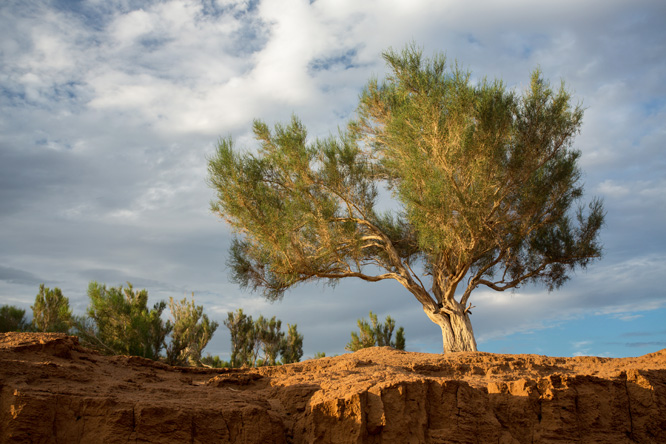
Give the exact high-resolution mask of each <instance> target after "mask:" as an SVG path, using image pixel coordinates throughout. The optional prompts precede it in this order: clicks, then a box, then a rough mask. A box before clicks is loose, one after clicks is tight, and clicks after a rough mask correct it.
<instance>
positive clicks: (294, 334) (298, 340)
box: [280, 324, 303, 364]
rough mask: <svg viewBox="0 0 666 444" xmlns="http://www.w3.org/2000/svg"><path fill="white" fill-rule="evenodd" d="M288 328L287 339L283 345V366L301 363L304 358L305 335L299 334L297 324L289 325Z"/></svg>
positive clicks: (281, 351)
mask: <svg viewBox="0 0 666 444" xmlns="http://www.w3.org/2000/svg"><path fill="white" fill-rule="evenodd" d="M287 327H288V331H287V337H286V338H285V339H284V341H283V343H282V347H281V350H280V353H281V354H282V363H283V364H293V363H294V362H299V361H300V360H301V357H302V356H303V335H301V334H299V333H298V330H297V329H296V324H294V325H291V324H287Z"/></svg>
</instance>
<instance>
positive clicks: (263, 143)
mask: <svg viewBox="0 0 666 444" xmlns="http://www.w3.org/2000/svg"><path fill="white" fill-rule="evenodd" d="M384 58H385V60H386V62H387V64H388V66H389V68H390V74H389V76H388V77H387V78H386V79H385V80H383V81H379V80H377V79H373V80H371V81H370V82H369V83H368V85H367V87H366V88H365V90H364V91H363V93H362V95H361V97H360V103H359V107H358V118H357V119H356V120H355V121H353V122H352V123H351V124H350V127H349V131H347V132H346V133H341V134H340V135H339V137H329V138H327V139H325V140H315V141H308V139H307V132H306V130H305V128H304V127H303V125H302V124H301V122H300V121H299V120H298V119H297V118H295V117H294V118H292V121H291V122H290V124H289V125H287V126H283V125H279V124H278V125H276V126H275V128H274V130H272V131H271V130H270V129H269V127H268V126H267V125H266V124H265V123H263V122H261V121H255V123H254V134H255V137H256V139H257V141H258V142H259V150H258V153H257V154H256V155H255V154H249V153H242V152H239V151H237V150H236V149H235V148H234V144H233V141H232V139H231V138H228V139H223V140H221V141H220V143H219V145H218V149H217V152H216V154H215V155H214V156H213V157H212V158H211V159H210V160H209V165H208V181H209V184H210V185H211V186H212V187H213V188H214V189H215V190H216V192H217V199H216V200H215V201H214V202H213V203H212V205H211V208H212V210H213V211H214V212H215V213H217V214H218V215H219V216H220V217H222V218H223V219H224V220H225V221H227V222H228V223H229V224H230V225H231V227H232V228H233V229H234V230H235V232H236V233H237V234H238V237H237V238H236V239H235V240H234V242H233V244H232V247H231V252H230V259H229V265H230V268H231V269H232V272H233V279H234V280H235V281H236V282H238V283H239V284H240V285H241V286H242V287H247V288H250V289H252V290H262V291H263V294H264V296H265V297H267V298H268V299H271V300H275V299H279V298H281V297H282V296H283V294H284V292H285V291H286V290H288V289H289V288H291V287H293V286H294V285H297V284H299V283H302V282H306V281H311V280H325V281H326V282H329V283H333V284H334V283H335V282H337V280H338V279H341V278H346V277H356V278H360V279H364V280H366V281H371V282H376V281H379V280H383V279H395V280H397V281H398V282H399V283H400V284H402V285H403V286H404V287H405V288H406V289H407V290H408V291H409V292H410V293H412V295H413V296H414V297H415V298H416V299H417V300H418V301H419V302H420V303H421V305H422V306H423V309H424V311H426V313H428V315H429V317H430V319H432V320H433V321H435V322H438V323H439V324H440V325H441V326H442V328H443V329H444V328H445V327H448V328H449V329H450V330H451V331H450V334H448V335H445V337H448V338H450V339H449V340H450V341H453V342H452V344H450V347H448V348H447V347H445V348H447V349H451V350H475V349H476V344H475V343H474V340H473V332H472V331H471V323H470V322H469V315H470V314H471V312H470V308H471V303H469V298H470V295H471V293H472V291H473V290H474V289H476V288H477V287H479V286H481V285H483V286H486V287H488V288H491V289H494V290H497V291H504V290H508V289H513V288H517V287H518V286H519V285H520V284H521V283H524V282H532V283H542V284H544V285H545V286H546V287H547V288H548V289H549V290H553V289H556V288H558V287H560V286H561V285H562V284H563V283H564V282H566V280H567V279H568V278H569V275H570V274H571V272H573V270H574V269H576V268H577V267H582V268H584V267H586V266H587V265H588V264H589V263H590V262H591V261H592V260H594V259H597V258H599V257H600V256H601V253H602V247H601V244H600V243H599V240H598V234H599V231H600V229H601V227H602V226H603V223H604V216H605V213H604V209H603V205H602V203H601V201H599V200H597V199H594V200H592V202H591V203H590V204H589V205H588V206H587V210H586V206H585V205H582V204H581V203H580V200H581V198H582V195H583V186H582V184H581V183H580V178H581V172H580V170H579V168H578V159H579V157H580V152H579V151H577V150H575V149H574V148H573V141H574V137H575V136H576V135H577V134H578V132H579V130H580V127H581V124H582V118H583V109H582V107H581V106H580V105H574V104H572V98H571V94H570V93H569V92H567V91H566V89H565V88H564V85H562V86H561V87H560V88H559V89H557V90H554V89H552V88H551V87H550V85H549V84H548V82H547V81H546V80H544V79H543V77H542V76H541V72H540V71H539V70H535V71H534V72H533V73H532V75H531V82H530V87H529V88H528V89H527V90H526V91H524V92H522V93H516V92H514V91H510V90H508V89H507V88H506V86H505V85H504V84H503V83H502V82H501V81H499V80H495V81H489V80H486V79H483V80H482V81H480V82H476V83H472V82H471V81H470V78H471V74H470V73H469V72H467V71H463V70H462V69H460V68H459V67H458V65H454V66H453V67H450V68H449V66H448V65H447V63H446V59H445V58H444V57H443V56H441V55H436V56H435V57H434V58H432V59H428V58H424V57H423V55H422V52H421V51H420V50H419V49H418V48H415V47H413V46H412V47H408V48H406V49H405V50H404V51H402V52H395V51H387V52H386V53H385V54H384ZM380 186H388V188H389V189H390V190H391V191H392V193H393V197H394V198H395V199H396V200H397V203H398V204H399V205H400V206H401V210H400V211H399V212H397V213H395V214H393V213H382V212H380V211H378V210H377V208H376V200H377V199H376V198H377V188H378V187H380ZM413 265H419V267H418V268H417V271H419V273H417V272H415V271H414V269H413ZM414 268H416V267H414ZM421 269H422V270H423V271H424V272H423V273H420V270H421ZM378 270H379V271H378ZM424 281H425V282H424ZM459 286H461V288H460V289H459V288H458V287H459ZM459 290H460V291H459ZM468 303H469V305H467V304H468ZM462 329H466V330H468V331H465V332H462ZM443 331H444V330H443ZM359 340H361V338H359Z"/></svg>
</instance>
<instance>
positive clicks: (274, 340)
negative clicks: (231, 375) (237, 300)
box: [224, 308, 303, 367]
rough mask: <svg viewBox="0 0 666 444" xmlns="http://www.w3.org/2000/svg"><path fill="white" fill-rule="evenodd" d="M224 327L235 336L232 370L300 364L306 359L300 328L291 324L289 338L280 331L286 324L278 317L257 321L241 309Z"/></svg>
mask: <svg viewBox="0 0 666 444" xmlns="http://www.w3.org/2000/svg"><path fill="white" fill-rule="evenodd" d="M224 325H225V326H226V327H227V328H228V329H229V332H230V334H231V361H230V363H231V366H232V367H242V366H250V367H256V366H261V365H277V364H279V363H282V364H289V363H292V362H298V361H300V359H301V357H302V356H303V336H302V335H300V334H299V333H298V331H297V329H296V325H295V324H294V325H290V324H287V326H288V331H287V334H286V335H285V333H284V332H282V331H280V330H281V327H282V321H280V320H278V319H276V318H275V316H273V317H272V318H271V319H266V318H264V317H263V316H259V318H258V319H257V320H256V321H253V320H252V316H248V315H246V314H245V313H243V310H242V309H240V308H239V309H238V310H237V311H236V312H228V313H227V319H226V320H225V321H224ZM262 351H263V355H262V356H261V357H260V353H261V352H262ZM278 356H279V357H281V358H282V359H281V361H278Z"/></svg>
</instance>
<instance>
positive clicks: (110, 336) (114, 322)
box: [77, 282, 172, 359]
mask: <svg viewBox="0 0 666 444" xmlns="http://www.w3.org/2000/svg"><path fill="white" fill-rule="evenodd" d="M88 297H89V299H90V305H89V306H88V310H87V314H88V319H85V318H78V319H77V330H78V333H77V334H78V335H79V337H80V338H81V340H82V342H83V343H84V344H85V345H86V346H88V347H92V348H95V349H97V350H99V351H101V352H103V353H107V354H123V355H132V356H142V357H144V358H149V359H158V358H159V355H160V351H161V350H162V348H163V347H164V342H165V338H166V336H167V335H168V334H169V332H170V331H171V328H172V326H171V324H170V323H169V322H167V323H165V322H164V321H163V320H162V319H161V315H162V312H163V311H164V309H165V308H166V303H165V302H164V301H160V302H158V303H156V304H155V305H154V306H153V308H152V309H150V310H149V309H148V307H147V303H148V292H147V291H146V290H141V291H134V289H133V287H132V285H131V284H129V283H128V287H127V288H123V287H122V286H119V287H111V288H107V287H106V285H100V284H98V283H97V282H91V283H90V285H89V286H88Z"/></svg>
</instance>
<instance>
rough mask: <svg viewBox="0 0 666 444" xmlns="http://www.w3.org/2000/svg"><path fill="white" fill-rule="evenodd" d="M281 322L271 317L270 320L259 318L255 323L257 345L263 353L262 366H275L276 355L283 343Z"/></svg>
mask: <svg viewBox="0 0 666 444" xmlns="http://www.w3.org/2000/svg"><path fill="white" fill-rule="evenodd" d="M281 327H282V321H280V320H279V319H275V316H273V317H272V318H271V319H270V320H269V319H266V318H264V317H263V316H259V319H257V320H256V322H255V331H256V334H257V338H258V340H259V345H260V347H261V349H262V350H263V352H264V357H263V359H262V360H261V363H262V365H277V359H278V354H280V349H281V348H282V344H283V342H284V332H281V331H280V328H281Z"/></svg>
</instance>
